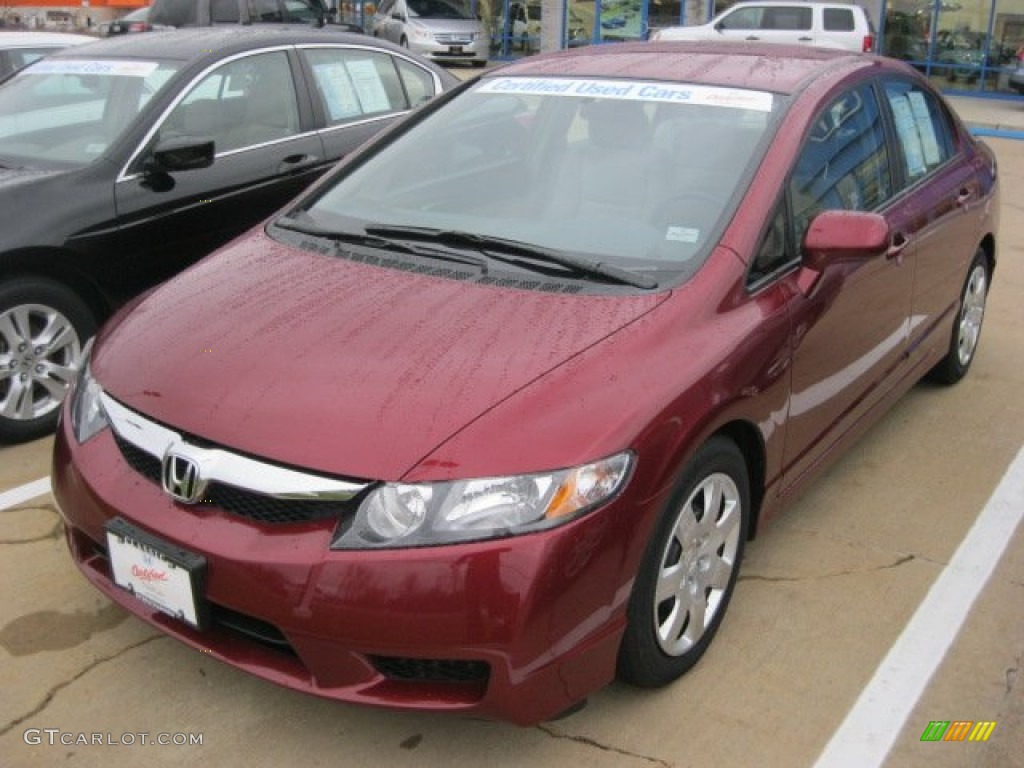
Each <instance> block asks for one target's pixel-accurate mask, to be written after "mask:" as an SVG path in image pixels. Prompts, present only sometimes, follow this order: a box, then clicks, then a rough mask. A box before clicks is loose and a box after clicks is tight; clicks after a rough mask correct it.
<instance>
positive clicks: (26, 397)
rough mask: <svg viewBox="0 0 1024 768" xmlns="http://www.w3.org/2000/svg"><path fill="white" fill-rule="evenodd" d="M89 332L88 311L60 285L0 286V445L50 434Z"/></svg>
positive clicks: (90, 319) (24, 283)
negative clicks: (0, 443)
mask: <svg viewBox="0 0 1024 768" xmlns="http://www.w3.org/2000/svg"><path fill="white" fill-rule="evenodd" d="M95 331H96V321H95V319H94V317H93V315H92V313H91V312H90V311H89V308H88V307H87V306H86V305H85V303H84V302H83V301H82V300H81V299H80V298H78V296H76V295H75V294H74V293H73V292H71V291H70V290H69V289H67V288H65V287H64V286H63V285H61V284H59V283H56V282H53V281H50V280H44V279H39V278H29V279H24V280H18V281H17V282H15V281H10V282H6V283H0V442H22V441H25V440H32V439H34V438H37V437H41V436H43V435H45V434H47V433H48V432H51V431H53V428H54V425H55V424H56V422H57V413H58V411H59V409H60V404H61V402H62V401H63V399H64V396H65V395H66V394H67V391H68V389H69V388H70V386H71V384H72V383H73V382H74V380H75V376H76V375H77V371H78V365H79V361H80V359H81V355H82V347H83V346H84V345H85V342H86V340H87V339H88V338H89V337H90V336H92V335H93V333H95Z"/></svg>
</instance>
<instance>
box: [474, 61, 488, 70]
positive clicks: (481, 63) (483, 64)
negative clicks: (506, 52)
mask: <svg viewBox="0 0 1024 768" xmlns="http://www.w3.org/2000/svg"><path fill="white" fill-rule="evenodd" d="M473 66H474V67H476V68H477V69H482V68H483V67H486V66H487V62H486V61H474V62H473Z"/></svg>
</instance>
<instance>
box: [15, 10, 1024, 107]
mask: <svg viewBox="0 0 1024 768" xmlns="http://www.w3.org/2000/svg"><path fill="white" fill-rule="evenodd" d="M258 1H259V2H266V1H267V0H258ZM239 2H250V3H253V2H257V0H239ZM334 2H335V3H336V7H337V9H338V15H339V17H340V18H341V19H342V20H344V21H350V22H355V23H358V24H361V25H363V26H365V27H368V26H369V20H370V18H371V17H372V15H373V12H374V10H375V7H376V4H375V2H374V1H373V0H334ZM448 2H450V3H451V4H453V5H463V6H464V7H466V9H467V11H468V12H469V13H471V14H473V15H476V16H478V17H479V18H480V19H481V20H482V21H483V24H484V27H485V29H486V30H487V33H488V34H489V35H490V37H491V51H492V58H493V59H495V60H506V59H512V58H518V57H520V56H528V55H531V54H532V53H535V52H537V51H541V50H551V49H554V48H560V47H574V46H580V45H595V44H601V43H615V42H621V41H624V40H637V39H646V37H647V36H648V35H649V34H650V32H651V31H652V30H655V29H658V28H660V27H666V26H674V25H679V24H703V23H705V22H707V21H709V20H710V19H711V18H713V17H714V16H715V15H716V14H717V13H720V12H722V11H724V10H725V9H726V8H728V7H729V5H731V3H729V2H717V3H716V2H715V0H448ZM797 2H799V0H797ZM858 4H859V5H863V6H864V8H865V9H866V10H867V12H868V16H869V17H870V18H871V20H872V22H873V23H874V26H875V32H876V49H877V50H878V51H879V52H880V53H884V54H886V55H889V56H894V57H896V58H900V59H904V60H906V61H909V62H911V63H912V64H913V65H914V66H915V67H917V68H918V69H920V70H921V71H922V72H925V73H926V74H927V75H928V76H929V77H930V78H931V80H932V81H933V82H934V83H935V84H936V85H937V86H939V87H940V88H942V89H943V90H945V91H958V92H966V93H972V94H975V95H991V96H995V97H1005V98H1014V97H1017V96H1018V94H1017V92H1016V91H1015V90H1014V84H1013V83H1012V82H1011V78H1010V74H1011V73H1012V72H1013V71H1014V70H1015V69H1016V67H1017V61H1018V51H1019V50H1021V49H1022V48H1024V0H860V2H859V3H858ZM138 7H140V3H139V2H138V0H80V3H79V4H71V3H68V2H66V0H63V1H62V0H32V2H31V3H24V4H22V3H18V2H16V0H0V23H2V24H3V25H5V26H7V27H13V26H21V27H28V28H36V29H52V30H80V31H82V30H84V31H89V30H94V31H97V32H99V31H102V28H103V27H104V26H105V25H106V23H108V22H109V21H111V20H112V19H116V18H119V17H120V16H123V15H125V14H126V13H128V12H129V11H132V10H135V9H136V8H138ZM1022 82H1024V78H1022Z"/></svg>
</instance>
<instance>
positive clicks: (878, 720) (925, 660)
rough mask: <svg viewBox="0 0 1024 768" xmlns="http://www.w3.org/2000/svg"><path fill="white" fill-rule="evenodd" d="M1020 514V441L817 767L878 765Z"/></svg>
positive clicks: (1023, 500)
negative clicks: (993, 489) (981, 507)
mask: <svg viewBox="0 0 1024 768" xmlns="http://www.w3.org/2000/svg"><path fill="white" fill-rule="evenodd" d="M1022 516H1024V448H1022V449H1021V450H1020V451H1018V453H1017V456H1016V458H1014V460H1013V462H1012V463H1011V464H1010V467H1009V469H1007V470H1006V474H1005V475H1003V478H1002V480H1001V481H1000V482H999V486H998V487H997V488H996V490H995V492H994V493H993V494H992V497H991V498H990V499H989V500H988V503H987V504H986V505H985V508H984V509H983V510H982V511H981V514H979V515H978V519H977V520H975V521H974V525H973V526H971V530H970V531H968V532H967V536H966V537H965V538H964V540H963V541H962V542H961V544H960V546H959V547H958V548H957V550H956V553H955V554H954V555H953V559H952V560H950V562H949V565H947V566H946V567H945V568H943V569H942V573H941V574H939V578H937V579H936V580H935V583H934V584H932V587H931V589H930V590H928V594H927V595H926V596H925V599H924V601H923V602H922V603H921V605H919V606H918V608H917V611H916V612H915V613H914V616H913V617H912V618H911V619H910V623H908V624H907V626H906V627H905V628H904V630H903V632H902V634H900V636H899V638H897V640H896V642H895V643H894V644H893V646H892V648H891V649H889V653H888V654H887V655H886V657H885V659H883V660H882V663H881V664H880V665H879V667H878V669H877V670H875V675H874V677H872V678H871V681H870V682H869V683H868V684H867V687H865V688H864V690H863V691H862V692H861V694H860V698H858V699H857V702H856V704H854V705H853V708H852V709H851V710H850V712H849V713H848V714H847V715H846V719H845V720H844V721H843V723H842V725H840V726H839V729H838V730H837V731H836V732H835V734H833V736H832V740H831V741H829V743H828V745H827V746H826V747H825V750H824V752H822V754H821V756H820V757H819V758H818V761H817V762H816V763H815V768H875V767H877V766H880V765H882V763H883V762H884V761H885V758H886V756H887V755H888V754H889V750H891V749H892V745H893V744H894V743H895V741H896V738H897V737H898V736H899V734H900V731H901V730H902V729H903V724H904V723H905V722H906V720H907V717H909V715H910V712H911V711H912V710H913V708H914V706H915V705H916V704H917V701H918V699H919V698H920V697H921V694H922V693H923V692H924V689H925V686H927V684H928V681H929V680H930V679H931V677H932V674H933V673H934V672H935V670H936V669H937V668H938V666H939V664H940V663H942V659H943V657H945V655H946V652H947V651H948V650H949V647H950V645H952V643H953V640H954V639H955V638H956V636H957V634H958V633H959V631H960V627H961V626H962V625H963V623H964V620H965V619H966V618H967V613H968V611H970V609H971V606H972V605H973V604H974V600H975V599H976V598H977V596H978V594H979V593H980V592H981V590H982V588H983V587H984V586H985V583H986V582H987V581H988V579H989V577H990V576H991V575H992V571H993V570H995V567H996V564H997V563H998V562H999V558H1000V557H1001V556H1002V554H1003V552H1004V550H1005V549H1006V546H1007V544H1009V542H1010V539H1011V537H1012V536H1013V533H1014V530H1015V529H1016V528H1017V526H1018V525H1019V524H1020V521H1021V517H1022Z"/></svg>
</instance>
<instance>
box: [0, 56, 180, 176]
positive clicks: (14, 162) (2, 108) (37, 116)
mask: <svg viewBox="0 0 1024 768" xmlns="http://www.w3.org/2000/svg"><path fill="white" fill-rule="evenodd" d="M179 66H180V64H179V63H178V62H164V61H138V60H117V61H115V60H109V59H70V58H67V59H65V58H49V59H42V60H40V61H37V62H35V63H34V64H32V65H31V66H29V67H26V68H25V69H23V70H22V71H21V72H19V73H18V74H17V75H16V76H15V77H14V78H13V79H11V80H9V81H7V82H6V83H4V85H3V87H0V165H4V166H7V167H23V168H43V169H49V168H76V167H82V166H85V165H89V164H90V163H92V162H93V161H94V160H96V159H97V158H98V157H100V156H101V155H102V154H103V153H104V152H105V151H106V149H107V147H109V146H110V145H111V144H113V143H114V141H115V140H116V139H117V138H118V137H119V136H120V135H121V133H122V132H123V131H124V130H125V128H127V127H128V126H129V125H130V124H131V122H132V120H133V119H134V118H135V117H136V116H137V115H138V113H139V112H140V111H141V110H142V108H143V107H144V106H145V105H146V103H147V102H148V101H149V100H150V99H151V98H152V97H153V95H154V94H155V93H156V92H157V91H158V90H159V89H160V88H161V87H162V86H163V85H164V84H165V83H166V82H167V81H168V80H169V79H170V78H171V76H172V75H173V74H174V72H175V71H176V70H177V69H178V67H179Z"/></svg>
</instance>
